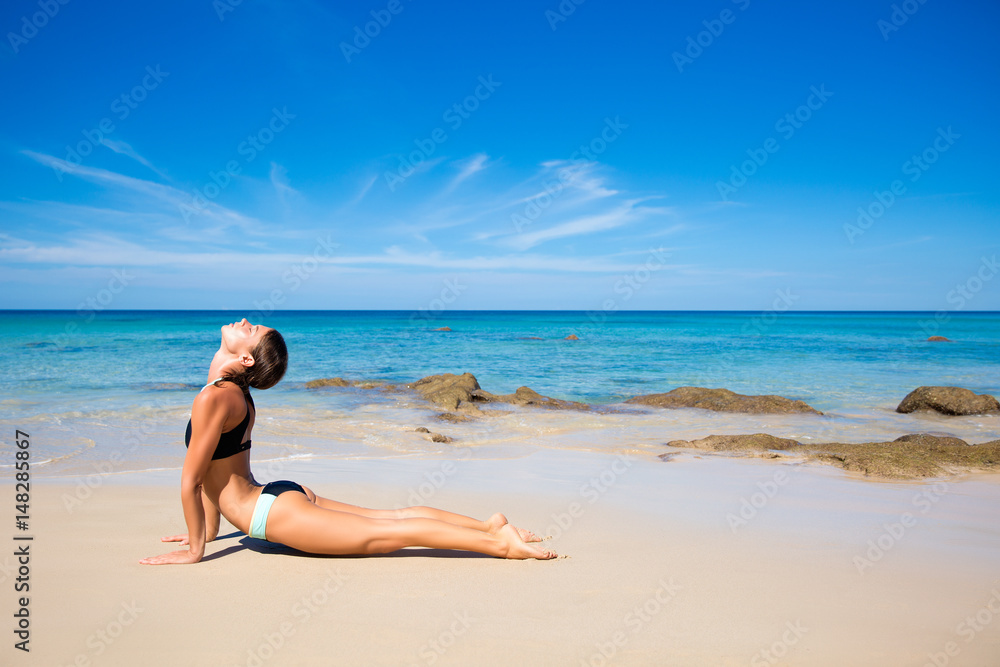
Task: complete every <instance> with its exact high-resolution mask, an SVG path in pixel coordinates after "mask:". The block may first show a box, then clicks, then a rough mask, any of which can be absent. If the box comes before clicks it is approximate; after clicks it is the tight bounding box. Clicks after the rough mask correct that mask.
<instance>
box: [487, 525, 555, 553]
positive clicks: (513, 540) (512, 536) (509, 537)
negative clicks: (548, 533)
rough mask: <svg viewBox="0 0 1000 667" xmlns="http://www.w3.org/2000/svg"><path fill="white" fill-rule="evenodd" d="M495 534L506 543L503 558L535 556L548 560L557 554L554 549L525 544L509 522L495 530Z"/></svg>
mask: <svg viewBox="0 0 1000 667" xmlns="http://www.w3.org/2000/svg"><path fill="white" fill-rule="evenodd" d="M496 536H497V537H498V538H499V539H501V540H503V541H504V542H505V543H506V545H507V555H506V556H505V558H516V559H520V560H523V559H525V558H537V559H538V560H549V559H550V558H555V557H556V556H558V554H557V553H556V552H555V551H549V550H548V549H540V548H538V547H534V546H531V545H530V544H526V543H525V542H524V540H522V539H521V536H520V535H518V534H517V529H515V528H514V526H512V525H510V524H506V525H504V526H501V528H500V530H498V531H497V533H496Z"/></svg>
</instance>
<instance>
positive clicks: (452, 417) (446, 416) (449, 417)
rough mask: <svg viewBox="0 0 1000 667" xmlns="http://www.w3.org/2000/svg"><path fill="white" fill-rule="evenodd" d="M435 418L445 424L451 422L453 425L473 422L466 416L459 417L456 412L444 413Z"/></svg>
mask: <svg viewBox="0 0 1000 667" xmlns="http://www.w3.org/2000/svg"><path fill="white" fill-rule="evenodd" d="M435 416H436V417H437V418H438V419H440V420H441V421H443V422H449V423H452V424H460V423H462V422H467V421H471V419H470V418H469V417H467V416H465V415H457V414H455V413H454V412H442V413H441V414H439V415H435Z"/></svg>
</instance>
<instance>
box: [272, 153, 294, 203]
mask: <svg viewBox="0 0 1000 667" xmlns="http://www.w3.org/2000/svg"><path fill="white" fill-rule="evenodd" d="M270 179H271V186H272V187H273V188H274V192H275V194H277V195H278V199H279V200H280V201H281V203H282V204H283V205H284V204H286V203H287V202H286V200H285V197H286V195H289V194H298V191H296V190H295V188H293V187H292V186H290V185H289V184H288V170H287V169H285V168H284V167H282V166H281V165H280V164H278V163H277V162H271V172H270Z"/></svg>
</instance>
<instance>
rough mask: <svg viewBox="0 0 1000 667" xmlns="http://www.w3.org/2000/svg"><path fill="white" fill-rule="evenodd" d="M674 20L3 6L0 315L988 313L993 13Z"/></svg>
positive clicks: (611, 14)
mask: <svg viewBox="0 0 1000 667" xmlns="http://www.w3.org/2000/svg"><path fill="white" fill-rule="evenodd" d="M672 4H673V3H659V2H657V3H653V2H641V3H640V2H632V3H629V2H625V3H608V2H599V1H598V0H588V1H587V2H582V3H581V4H579V5H577V4H574V3H573V2H571V0H565V1H564V2H562V3H561V4H560V3H559V2H558V1H556V0H552V1H550V2H534V3H528V2H505V3H487V5H485V6H482V5H480V4H478V3H472V4H469V3H455V2H437V3H424V2H421V1H420V0H394V1H393V2H388V1H381V0H378V1H375V2H365V3H319V2H286V3H280V2H253V1H252V0H243V2H240V3H239V4H235V5H233V4H232V3H230V2H228V1H227V0H219V1H218V2H215V3H213V2H211V1H210V0H199V1H198V2H174V3H158V4H157V5H156V6H146V3H134V2H132V3H124V2H102V3H84V2H79V1H78V0H77V1H72V0H71V1H69V2H67V4H65V5H62V4H59V3H58V2H57V1H56V0H51V2H50V1H49V0H42V1H41V2H38V0H36V1H35V2H25V1H20V0H18V1H15V2H9V3H5V5H4V7H3V9H2V10H0V29H2V33H3V35H4V38H3V40H2V45H0V76H2V80H3V89H4V91H5V93H6V95H5V100H6V104H5V105H4V120H5V122H4V123H3V126H2V130H0V164H2V169H3V173H4V178H3V179H2V180H0V221H2V223H0V308H71V309H72V308H77V307H78V305H79V304H81V303H85V302H86V300H87V299H91V300H93V299H95V298H100V299H102V300H103V301H104V302H105V303H103V305H102V307H107V308H199V309H201V308H211V309H215V308H225V309H235V310H247V311H250V310H253V309H260V307H261V306H263V307H265V308H266V307H268V306H269V305H273V306H274V307H276V308H283V309H286V308H293V309H312V308H319V309H341V308H345V309H353V308H360V309H366V308H376V309H403V310H417V309H419V308H428V307H429V306H430V304H434V303H437V304H438V307H440V305H441V304H442V303H445V302H446V307H447V308H456V309H492V308H497V309H580V310H593V309H601V308H602V307H608V305H609V304H610V306H612V307H614V308H616V309H618V308H620V309H626V310H633V309H635V310H641V309H654V310H660V309H740V310H742V309H746V310H761V309H765V308H768V307H770V306H771V305H772V304H773V303H774V302H775V299H776V298H778V297H776V294H778V292H779V291H780V292H781V293H783V294H791V295H794V305H793V306H792V307H793V308H795V309H801V310H824V309H888V310H893V309H915V310H962V309H965V310H993V309H998V308H1000V278H998V279H997V280H992V278H993V276H994V274H995V273H997V269H996V268H995V265H994V264H993V263H992V262H993V258H994V256H995V255H996V254H1000V236H998V233H997V223H998V215H997V212H998V186H997V176H998V168H997V161H998V156H1000V141H998V136H1000V135H998V131H997V124H996V113H997V112H996V109H997V108H998V92H997V91H998V86H997V83H998V73H1000V47H998V46H997V41H996V39H995V34H996V32H997V30H998V28H1000V8H998V6H997V5H996V3H993V2H985V1H983V2H970V1H958V2H950V3H945V2H941V1H940V0H926V2H924V3H923V4H921V3H920V2H919V1H918V0H911V1H910V2H908V3H890V2H885V3H882V2H874V1H869V2H854V1H847V2H839V3H796V2H790V1H785V2H780V1H779V2H770V3H764V2H759V1H758V0H737V1H730V0H719V1H714V2H696V3H678V4H679V6H672ZM46 11H47V12H48V14H46V13H45V12H46ZM366 31H367V33H368V34H367V35H366V34H365V32H366ZM859 209H860V210H861V211H862V212H865V213H867V217H863V216H861V213H859ZM859 217H860V220H859ZM960 287H961V288H962V289H963V290H964V292H961V291H960V292H956V290H957V289H958V288H960ZM957 294H958V295H960V296H957ZM435 299H442V301H440V302H435Z"/></svg>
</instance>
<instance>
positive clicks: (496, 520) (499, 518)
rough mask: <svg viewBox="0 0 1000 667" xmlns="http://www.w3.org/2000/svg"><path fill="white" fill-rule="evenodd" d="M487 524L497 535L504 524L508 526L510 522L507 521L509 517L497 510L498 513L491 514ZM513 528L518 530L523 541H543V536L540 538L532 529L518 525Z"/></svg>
mask: <svg viewBox="0 0 1000 667" xmlns="http://www.w3.org/2000/svg"><path fill="white" fill-rule="evenodd" d="M486 525H487V526H489V532H490V535H496V534H497V531H499V530H500V529H501V528H503V527H504V526H508V525H510V524H509V523H508V522H507V517H505V516H504V515H503V514H500V512H497V513H496V514H494V515H493V516H491V517H490V518H489V519H487V520H486ZM511 528H513V529H514V530H516V531H517V535H518V537H520V538H521V541H522V542H541V541H542V538H540V537H539V536H538V535H535V534H534V533H533V532H531V531H530V530H526V529H524V528H518V527H517V526H511Z"/></svg>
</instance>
